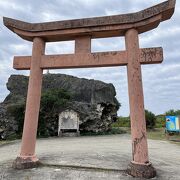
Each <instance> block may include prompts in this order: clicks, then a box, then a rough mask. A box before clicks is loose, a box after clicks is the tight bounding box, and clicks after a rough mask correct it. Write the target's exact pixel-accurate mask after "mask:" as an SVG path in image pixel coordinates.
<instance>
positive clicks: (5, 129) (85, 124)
mask: <svg viewBox="0 0 180 180" xmlns="http://www.w3.org/2000/svg"><path fill="white" fill-rule="evenodd" d="M27 87H28V77H27V76H23V75H11V76H10V78H9V80H8V82H7V89H8V90H9V91H10V94H9V95H8V96H7V97H6V98H5V100H4V102H3V103H1V104H0V136H1V138H7V137H8V135H10V134H12V133H16V131H17V129H18V127H17V122H15V120H14V118H13V117H11V116H10V115H9V114H8V111H7V107H8V106H10V105H12V104H16V105H17V104H22V103H25V100H26V94H27ZM59 88H61V89H64V90H66V91H68V92H70V93H71V94H72V95H73V96H72V99H71V101H70V102H68V105H67V107H66V108H68V109H72V110H74V111H76V112H78V114H79V117H80V131H83V132H103V131H108V130H110V127H111V124H112V123H113V122H115V121H116V118H117V110H118V109H119V103H118V101H117V99H116V97H115V96H116V91H115V88H114V86H113V85H112V84H107V83H104V82H102V81H96V80H87V79H84V78H77V77H73V76H69V75H64V74H46V75H44V77H43V88H42V91H46V90H50V89H59ZM62 110H64V109H61V108H60V111H62ZM59 113H60V112H59ZM52 121H55V120H53V119H52ZM54 124H56V123H54ZM49 126H53V123H52V124H51V123H50V125H49ZM49 128H51V129H54V131H55V134H57V129H58V127H49Z"/></svg>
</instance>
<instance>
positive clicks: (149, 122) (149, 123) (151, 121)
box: [145, 110, 156, 129]
mask: <svg viewBox="0 0 180 180" xmlns="http://www.w3.org/2000/svg"><path fill="white" fill-rule="evenodd" d="M145 118H146V127H147V128H149V129H153V128H154V127H155V124H156V116H155V114H153V113H152V112H151V111H148V110H145Z"/></svg>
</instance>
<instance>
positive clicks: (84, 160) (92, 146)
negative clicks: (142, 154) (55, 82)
mask: <svg viewBox="0 0 180 180" xmlns="http://www.w3.org/2000/svg"><path fill="white" fill-rule="evenodd" d="M19 149H20V141H15V142H13V143H10V144H7V145H1V146H0V179H1V180H6V179H7V180H8V179H9V180H16V179H17V180H21V179H22V180H51V179H53V180H54V179H60V180H101V179H103V180H104V179H105V180H116V179H118V180H119V179H123V180H130V179H133V180H134V179H135V178H132V177H130V176H128V175H126V173H125V171H124V170H125V169H126V167H127V165H128V163H129V162H130V160H131V139H130V136H129V135H127V134H125V135H111V136H91V137H72V138H71V137H70V138H69V137H67V138H49V139H39V140H38V141H37V149H36V152H37V153H36V154H37V156H38V158H39V159H40V160H41V162H42V163H43V165H42V166H41V167H39V168H34V169H29V170H14V169H12V168H11V164H12V162H13V160H14V159H15V158H16V156H17V154H18V153H19ZM149 154H150V160H151V162H152V163H153V165H154V167H155V168H156V169H157V173H158V176H157V177H156V178H154V179H160V180H171V179H172V180H179V179H180V170H179V169H180V155H179V154H180V146H179V145H176V144H171V143H169V142H166V141H157V140H149Z"/></svg>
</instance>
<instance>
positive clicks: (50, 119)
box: [8, 89, 72, 137]
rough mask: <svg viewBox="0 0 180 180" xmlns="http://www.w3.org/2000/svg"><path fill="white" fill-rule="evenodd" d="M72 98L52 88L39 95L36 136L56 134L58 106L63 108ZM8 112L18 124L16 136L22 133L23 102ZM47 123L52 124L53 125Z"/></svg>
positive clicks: (62, 91)
mask: <svg viewBox="0 0 180 180" xmlns="http://www.w3.org/2000/svg"><path fill="white" fill-rule="evenodd" d="M71 98H72V95H71V94H70V93H69V92H67V91H65V90H63V89H52V90H48V91H45V92H44V93H43V94H42V97H41V106H40V112H39V122H38V131H37V135H38V137H49V136H53V135H57V129H54V127H57V128H58V113H59V108H60V107H61V108H64V107H65V106H66V105H67V103H68V102H69V101H70V99H71ZM8 112H9V113H10V114H11V115H12V116H13V117H14V119H15V121H16V122H17V125H18V130H17V131H16V133H17V136H21V135H22V131H23V122H24V112H25V104H19V105H13V106H10V107H9V108H8ZM49 124H54V126H53V125H52V126H51V125H50V126H49Z"/></svg>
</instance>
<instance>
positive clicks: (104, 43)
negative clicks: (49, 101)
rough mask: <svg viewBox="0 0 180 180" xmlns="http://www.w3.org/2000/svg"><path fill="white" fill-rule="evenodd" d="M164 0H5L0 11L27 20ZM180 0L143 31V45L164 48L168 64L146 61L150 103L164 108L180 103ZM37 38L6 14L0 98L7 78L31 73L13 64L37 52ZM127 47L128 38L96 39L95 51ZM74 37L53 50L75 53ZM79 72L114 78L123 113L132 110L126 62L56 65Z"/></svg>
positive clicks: (50, 47) (0, 44)
mask: <svg viewBox="0 0 180 180" xmlns="http://www.w3.org/2000/svg"><path fill="white" fill-rule="evenodd" d="M160 2H163V0H157V1H154V0H148V1H142V0H133V1H132V0H126V1H124V0H111V1H110V0H98V1H97V0H73V1H67V0H61V1H59V0H54V1H52V0H38V1H34V0H29V1H24V0H8V1H0V15H1V16H7V17H12V18H14V19H20V20H23V21H27V22H43V21H58V20H64V19H76V18H85V17H95V16H106V15H115V14H121V13H130V12H135V11H140V10H142V9H144V8H148V7H150V6H152V5H154V4H156V3H160ZM179 16H180V1H177V4H176V11H175V14H174V16H173V17H172V19H171V20H169V21H166V22H163V23H161V24H160V25H159V27H158V28H157V29H154V30H152V31H150V32H147V33H144V34H141V35H140V46H141V47H154V46H156V47H158V46H162V47H163V49H164V61H163V63H162V64H156V65H144V66H142V75H143V87H144V97H145V107H146V108H147V109H149V110H151V111H152V112H154V113H156V114H159V113H163V112H165V111H166V110H168V109H171V108H174V109H180V105H179V102H180V93H179V89H180V83H179V82H180V74H179V72H180V51H179V47H180V21H179ZM31 47H32V43H31V42H27V41H24V40H22V39H21V38H19V37H18V36H17V35H16V34H14V33H12V32H10V31H9V30H8V29H7V28H6V27H4V26H3V23H2V19H1V20H0V62H1V63H0V77H1V78H0V101H3V99H4V98H5V97H6V95H7V94H8V90H7V89H6V82H7V80H8V77H9V76H10V75H11V74H25V75H27V74H29V72H28V71H16V70H13V69H12V60H13V56H14V55H31V51H32V48H31ZM123 49H125V43H124V38H122V37H121V38H107V39H98V40H92V51H93V52H98V51H113V50H123ZM73 52H74V42H60V43H54V44H50V43H48V44H47V47H46V53H47V54H58V53H73ZM50 72H52V73H53V72H55V73H57V72H60V73H66V74H70V75H74V76H79V77H84V78H89V79H97V80H102V81H105V82H107V83H113V84H114V86H115V87H116V91H117V98H118V100H119V101H120V102H121V104H122V107H121V110H120V111H119V114H120V115H129V99H128V86H127V70H126V67H111V68H88V69H67V70H52V71H50Z"/></svg>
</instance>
